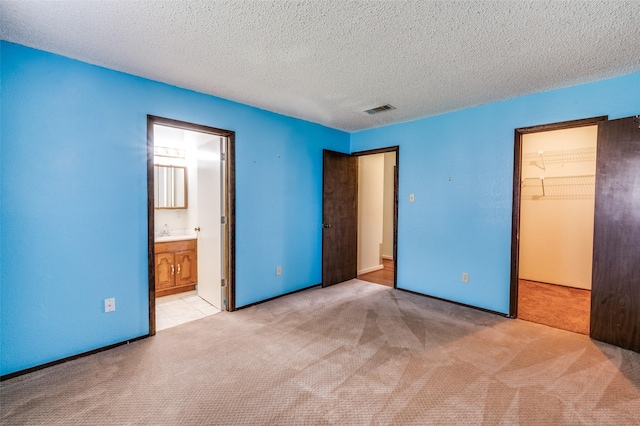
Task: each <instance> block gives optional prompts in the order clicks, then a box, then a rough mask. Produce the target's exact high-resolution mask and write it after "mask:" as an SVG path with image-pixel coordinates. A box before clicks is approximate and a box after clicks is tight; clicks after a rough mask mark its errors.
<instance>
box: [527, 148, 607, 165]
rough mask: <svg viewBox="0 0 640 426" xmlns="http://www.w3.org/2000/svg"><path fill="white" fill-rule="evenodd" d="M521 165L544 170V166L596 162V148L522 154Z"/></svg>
mask: <svg viewBox="0 0 640 426" xmlns="http://www.w3.org/2000/svg"><path fill="white" fill-rule="evenodd" d="M522 160H523V164H525V165H532V166H538V167H540V168H541V169H543V170H544V169H545V164H561V163H577V162H583V161H584V162H586V161H596V147H595V146H588V147H582V148H573V149H562V150H556V151H538V152H526V153H523V154H522Z"/></svg>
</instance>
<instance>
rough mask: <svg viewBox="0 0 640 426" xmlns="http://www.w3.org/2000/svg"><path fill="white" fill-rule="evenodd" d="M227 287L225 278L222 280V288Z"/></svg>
mask: <svg viewBox="0 0 640 426" xmlns="http://www.w3.org/2000/svg"><path fill="white" fill-rule="evenodd" d="M226 285H227V281H226V280H225V279H224V278H223V279H221V280H220V287H224V286H226Z"/></svg>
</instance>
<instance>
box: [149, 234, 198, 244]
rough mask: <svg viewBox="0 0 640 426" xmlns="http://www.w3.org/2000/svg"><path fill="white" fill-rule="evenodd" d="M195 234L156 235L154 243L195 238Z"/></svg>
mask: <svg viewBox="0 0 640 426" xmlns="http://www.w3.org/2000/svg"><path fill="white" fill-rule="evenodd" d="M195 239H196V236H195V235H170V236H168V237H156V239H155V242H156V243H166V242H168V241H183V240H195Z"/></svg>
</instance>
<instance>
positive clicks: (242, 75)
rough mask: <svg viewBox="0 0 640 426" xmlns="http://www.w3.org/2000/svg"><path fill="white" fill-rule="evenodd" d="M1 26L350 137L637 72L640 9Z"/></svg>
mask: <svg viewBox="0 0 640 426" xmlns="http://www.w3.org/2000/svg"><path fill="white" fill-rule="evenodd" d="M0 25H1V27H0V28H1V29H0V37H1V38H2V39H4V40H8V41H11V42H15V43H19V44H23V45H26V46H30V47H35V48H38V49H42V50H46V51H50V52H54V53H58V54H61V55H64V56H68V57H71V58H75V59H79V60H82V61H85V62H89V63H92V64H96V65H101V66H104V67H107V68H111V69H114V70H119V71H124V72H127V73H131V74H135V75H138V76H142V77H146V78H150V79H152V80H158V81H162V82H166V83H169V84H172V85H175V86H179V87H184V88H188V89H192V90H196V91H198V92H203V93H207V94H211V95H215V96H220V97H223V98H227V99H231V100H234V101H238V102H242V103H245V104H249V105H253V106H256V107H259V108H263V109H266V110H269V111H274V112H278V113H282V114H285V115H289V116H293V117H298V118H302V119H305V120H309V121H312V122H316V123H320V124H324V125H326V126H329V127H333V128H337V129H342V130H346V131H356V130H362V129H367V128H371V127H379V126H382V125H385V124H390V123H396V122H402V121H408V120H412V119H416V118H421V117H426V116H431V115H436V114H441V113H443V112H447V111H452V110H457V109H462V108H466V107H469V106H474V105H480V104H485V103H488V102H493V101H497V100H501V99H507V98H511V97H515V96H519V95H524V94H528V93H534V92H540V91H544V90H548V89H553V88H559V87H565V86H571V85H575V84H579V83H584V82H588V81H594V80H598V79H602V78H606V77H613V76H617V75H623V74H628V73H631V72H636V71H640V3H639V2H638V1H637V0H635V1H626V2H625V1H605V2H581V1H568V2H557V1H535V2H520V1H518V2H512V1H490V2H489V1H473V2H451V1H445V2H435V1H434V2H428V1H328V0H327V1H187V0H185V1H159V0H153V1H145V0H137V1H131V0H129V1H122V0H110V1H99V0H97V1H96V0H85V1H65V0H62V1H30V0H21V1H7V0H0ZM386 103H389V104H392V105H393V106H395V107H396V108H397V109H396V110H393V111H388V112H384V113H381V114H378V115H368V114H366V113H364V112H363V111H364V110H366V109H369V108H372V107H376V106H379V105H382V104H386Z"/></svg>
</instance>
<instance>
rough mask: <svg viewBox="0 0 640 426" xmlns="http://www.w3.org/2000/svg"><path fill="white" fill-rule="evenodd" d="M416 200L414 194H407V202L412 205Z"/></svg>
mask: <svg viewBox="0 0 640 426" xmlns="http://www.w3.org/2000/svg"><path fill="white" fill-rule="evenodd" d="M415 200H416V196H415V194H409V202H410V203H413V202H414V201H415Z"/></svg>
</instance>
